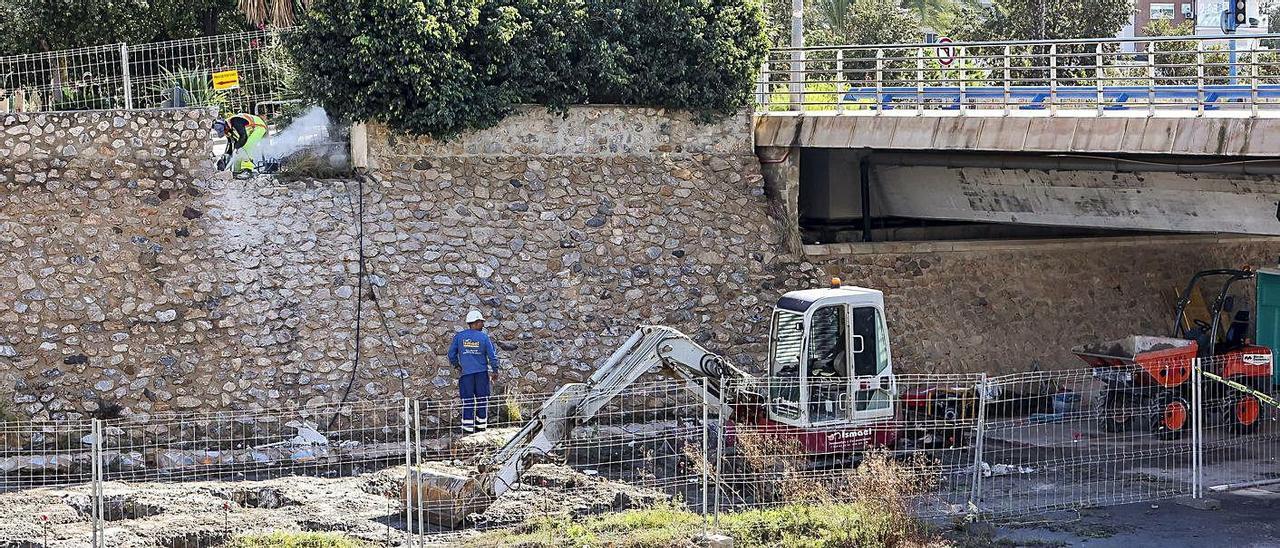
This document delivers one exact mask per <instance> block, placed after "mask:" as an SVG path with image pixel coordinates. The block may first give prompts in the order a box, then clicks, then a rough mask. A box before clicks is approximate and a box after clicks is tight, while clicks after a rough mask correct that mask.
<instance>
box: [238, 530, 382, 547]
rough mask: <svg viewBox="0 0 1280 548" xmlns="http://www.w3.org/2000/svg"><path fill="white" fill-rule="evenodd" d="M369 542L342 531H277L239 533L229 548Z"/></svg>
mask: <svg viewBox="0 0 1280 548" xmlns="http://www.w3.org/2000/svg"><path fill="white" fill-rule="evenodd" d="M365 546H369V544H368V543H365V542H361V541H359V540H356V539H353V538H351V537H349V536H347V535H344V534H342V533H301V532H287V531H276V532H272V533H253V534H245V535H239V536H237V537H236V538H235V539H233V540H232V541H231V542H230V543H229V544H227V548H363V547H365Z"/></svg>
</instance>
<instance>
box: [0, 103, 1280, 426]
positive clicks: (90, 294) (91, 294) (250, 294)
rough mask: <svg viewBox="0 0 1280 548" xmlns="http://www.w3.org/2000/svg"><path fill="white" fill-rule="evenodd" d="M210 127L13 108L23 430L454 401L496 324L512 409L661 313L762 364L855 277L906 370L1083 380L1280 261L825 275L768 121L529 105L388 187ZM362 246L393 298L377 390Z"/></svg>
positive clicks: (1207, 249) (9, 365)
mask: <svg viewBox="0 0 1280 548" xmlns="http://www.w3.org/2000/svg"><path fill="white" fill-rule="evenodd" d="M211 116H212V113H210V112H207V111H202V110H183V111H151V112H132V113H124V112H110V111H104V112H77V113H62V114H42V115H8V116H0V120H3V122H4V124H3V127H0V141H2V143H0V144H3V150H4V151H6V152H5V153H4V155H3V156H0V187H2V189H0V191H2V194H0V394H3V395H4V396H5V397H6V399H7V400H8V401H9V402H10V403H11V404H12V405H11V407H12V408H13V411H15V412H16V413H17V414H20V415H23V416H33V417H41V418H43V417H66V416H71V415H73V414H79V413H84V412H99V413H106V412H116V411H123V412H125V413H128V414H136V415H142V416H146V415H149V414H154V413H156V412H159V411H165V410H196V409H200V410H213V409H241V410H247V411H251V412H252V411H260V410H264V409H276V408H281V407H288V406H296V405H303V404H310V405H316V404H319V403H322V402H336V401H340V400H341V399H343V397H344V394H346V393H347V387H348V385H349V383H350V386H351V388H350V393H349V394H347V397H348V398H350V399H381V398H399V397H402V396H403V395H404V394H410V395H413V396H421V397H425V398H428V399H451V398H453V397H454V394H455V388H454V380H453V379H454V375H455V373H454V371H453V370H452V369H451V367H450V366H449V365H448V363H447V361H446V359H445V351H446V349H447V346H448V343H449V340H450V337H451V335H452V334H453V333H454V332H455V331H456V330H457V329H459V328H460V327H462V326H461V319H462V317H463V315H464V314H465V313H466V311H467V309H469V308H472V307H475V308H479V309H481V310H483V311H484V312H485V313H486V314H487V315H489V317H490V319H491V321H490V327H491V332H492V335H493V337H494V339H495V340H496V341H497V342H498V344H499V346H500V352H501V354H502V355H503V356H504V357H505V358H508V359H510V360H511V363H512V365H513V368H512V369H508V370H506V371H504V372H503V373H501V374H500V375H499V376H498V378H497V380H496V384H497V387H498V391H499V392H501V391H505V390H517V391H521V392H525V393H528V392H539V391H548V390H551V389H553V388H555V387H556V386H558V385H559V384H560V383H563V382H567V381H578V380H583V379H585V378H586V377H587V376H588V375H589V373H590V371H591V370H592V369H593V367H595V366H597V365H599V363H601V362H602V361H603V360H604V359H605V358H606V357H607V356H608V355H609V354H610V353H611V352H612V351H613V350H614V349H615V348H616V346H617V345H618V344H619V343H621V342H622V341H623V340H625V338H626V337H627V336H628V335H630V333H631V331H632V329H633V328H634V327H635V326H636V325H638V324H642V323H659V324H667V325H672V326H674V327H677V328H679V329H681V330H683V331H684V332H685V333H688V334H690V335H691V336H693V337H694V338H696V339H697V340H699V341H701V342H703V344H705V345H706V346H707V347H708V348H710V349H712V350H715V351H718V352H721V353H723V354H725V355H726V356H729V357H730V358H731V359H733V360H734V361H736V362H738V363H740V364H742V365H744V366H746V367H748V368H750V369H755V370H758V369H759V367H760V365H761V364H762V361H763V355H764V353H765V350H766V344H767V342H766V336H767V332H768V318H769V313H770V310H771V307H772V305H773V303H774V301H775V300H776V298H777V297H778V295H780V294H781V293H783V292H785V291H787V290H791V289H799V288H803V287H811V286H813V285H815V284H822V283H825V280H826V278H827V277H828V276H829V275H831V274H838V275H841V276H842V277H843V278H844V279H845V280H846V282H847V283H853V284H859V285H866V286H870V287H877V288H881V289H883V290H884V291H885V292H886V294H887V303H888V308H889V318H888V319H889V324H890V329H891V331H892V334H893V344H894V351H895V359H896V360H897V363H898V364H899V367H900V368H901V369H903V370H909V371H912V372H931V371H937V372H953V371H984V370H985V371H990V372H993V373H1001V372H1013V371H1023V370H1026V369H1028V368H1029V367H1030V366H1031V364H1032V363H1033V362H1035V361H1039V362H1040V364H1041V366H1042V367H1045V368H1060V367H1076V366H1077V365H1078V363H1077V362H1076V361H1075V360H1074V358H1072V357H1071V356H1070V354H1069V352H1068V351H1067V348H1069V347H1070V346H1071V345H1073V344H1076V343H1079V342H1084V341H1091V340H1095V339H1097V338H1099V337H1115V336H1120V335H1123V334H1127V333H1130V332H1138V331H1141V332H1151V333H1161V332H1163V331H1165V330H1166V329H1167V328H1168V327H1167V325H1166V324H1167V316H1168V313H1167V311H1166V308H1165V307H1166V305H1165V301H1164V298H1163V297H1162V295H1161V293H1162V292H1163V291H1165V290H1167V288H1169V287H1171V286H1173V285H1174V284H1177V283H1180V282H1181V281H1182V280H1184V279H1185V278H1186V276H1188V275H1189V274H1190V273H1191V272H1193V271H1194V270H1196V269H1198V268H1207V267H1215V266H1235V265H1239V264H1243V263H1245V262H1250V261H1252V262H1253V263H1254V264H1262V263H1263V262H1264V261H1274V260H1275V257H1276V255H1277V254H1278V252H1280V244H1277V243H1276V241H1277V240H1274V239H1272V240H1268V239H1255V240H1250V241H1242V242H1238V243H1233V242H1227V243H1216V244H1205V243H1198V242H1196V241H1194V240H1183V241H1182V243H1169V244H1164V243H1160V241H1159V240H1153V243H1152V244H1151V245H1127V246H1121V247H1116V246H1109V245H1106V244H1104V243H1098V242H1095V241H1082V242H1079V243H1070V244H1065V245H1056V246H1046V247H1045V248H1044V249H1039V248H1036V249H1030V250H1028V249H1021V250H1016V249H1015V250H988V251H983V250H980V249H979V250H976V251H966V252H930V251H921V252H892V253H878V254H852V253H846V254H843V255H828V256H815V257H811V258H810V259H807V260H806V259H804V258H802V257H800V256H798V255H795V254H792V253H790V252H788V251H787V250H788V249H789V248H790V247H791V246H789V245H788V244H787V240H788V238H789V236H788V234H790V232H788V231H786V230H784V229H785V228H786V227H785V223H780V222H778V221H777V219H784V218H786V213H785V211H786V208H785V207H784V206H783V205H782V204H781V203H779V202H780V200H779V198H778V197H779V196H785V195H788V193H787V192H779V191H777V190H774V191H771V192H770V191H768V190H767V188H766V185H765V182H764V178H763V177H762V175H761V166H760V164H759V162H758V161H757V159H756V157H755V155H754V150H753V149H752V142H751V129H750V128H751V122H750V119H749V117H748V116H747V115H745V114H744V115H742V116H738V117H734V118H731V119H729V120H726V121H723V122H720V123H716V124H711V125H700V124H696V123H695V122H694V121H693V120H692V119H691V118H690V117H689V116H686V115H683V114H674V113H667V112H663V111H659V110H648V109H641V108H621V107H593V108H587V107H580V108H572V109H570V110H569V111H568V113H567V114H566V115H565V116H564V117H561V116H560V115H555V114H550V113H546V112H545V111H542V110H528V111H524V112H522V113H521V114H520V115H518V116H515V117H513V118H512V119H510V120H508V121H506V122H504V123H503V124H501V125H499V126H498V127H496V128H493V129H490V130H486V131H481V132H476V133H473V134H469V135H466V136H464V137H462V138H460V139H458V140H456V141H451V142H446V143H440V142H434V141H431V140H428V139H416V138H405V137H401V136H396V135H392V134H389V133H388V132H387V131H386V130H384V129H381V128H378V127H376V126H375V127H370V130H369V151H370V161H371V163H372V165H373V171H372V174H371V175H370V176H369V177H367V178H365V179H364V181H363V183H361V182H360V181H357V180H344V181H313V180H308V181H299V182H284V181H278V180H274V179H268V178H258V179H253V180H247V181H237V180H230V179H228V178H226V177H225V175H221V174H215V173H214V172H213V169H212V161H211V155H210V153H209V150H208V147H209V145H208V142H207V140H205V135H206V133H205V132H206V131H207V130H206V129H205V128H207V127H208V123H209V122H210V120H211ZM792 171H793V170H792ZM773 186H774V188H785V187H786V185H785V184H781V185H773ZM361 188H363V193H361V192H360V189H361ZM361 198H363V199H361ZM362 206H363V209H364V223H363V225H362V226H361V225H360V224H359V223H357V222H356V219H357V212H358V211H359V209H360V208H361V207H362ZM361 230H363V235H364V254H365V268H366V270H367V273H368V279H369V282H370V284H371V285H372V287H373V294H374V296H375V297H376V301H374V300H366V301H365V303H364V306H363V308H362V310H361V311H360V314H361V316H362V319H363V321H362V328H361V329H362V344H361V350H362V360H361V363H360V364H359V367H358V369H356V375H355V376H354V378H353V376H352V372H353V365H352V359H353V355H354V351H355V340H356V336H355V329H354V326H355V317H356V312H357V307H356V298H357V292H356V289H355V288H356V283H357V277H358V273H359V268H360V267H359V251H358V250H359V245H358V235H359V234H360V233H361ZM353 379H354V380H353ZM9 398H11V399H9Z"/></svg>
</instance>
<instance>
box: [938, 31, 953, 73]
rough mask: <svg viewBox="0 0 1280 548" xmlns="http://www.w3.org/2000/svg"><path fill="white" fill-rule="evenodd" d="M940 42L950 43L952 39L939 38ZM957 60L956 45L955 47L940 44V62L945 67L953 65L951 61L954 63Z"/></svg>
mask: <svg viewBox="0 0 1280 548" xmlns="http://www.w3.org/2000/svg"><path fill="white" fill-rule="evenodd" d="M938 43H939V44H950V43H951V39H950V38H939V39H938ZM955 61H956V48H955V47H953V46H946V45H942V46H938V62H939V63H941V64H942V66H944V67H949V66H951V63H954V62H955Z"/></svg>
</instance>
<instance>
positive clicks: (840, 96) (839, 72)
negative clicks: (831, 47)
mask: <svg viewBox="0 0 1280 548" xmlns="http://www.w3.org/2000/svg"><path fill="white" fill-rule="evenodd" d="M847 87H849V83H848V82H847V81H845V78H844V50H843V49H838V50H836V110H837V111H838V112H844V94H845V91H846V88H847Z"/></svg>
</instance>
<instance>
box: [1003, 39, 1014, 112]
mask: <svg viewBox="0 0 1280 548" xmlns="http://www.w3.org/2000/svg"><path fill="white" fill-rule="evenodd" d="M1011 51H1012V50H1011V49H1010V47H1009V46H1008V45H1005V47H1004V55H1003V57H1004V115H1005V116H1008V115H1010V114H1012V113H1013V112H1012V110H1011V106H1010V105H1009V103H1010V102H1011V97H1010V94H1009V85H1010V82H1009V80H1010V78H1009V54H1010V52H1011Z"/></svg>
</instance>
